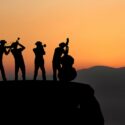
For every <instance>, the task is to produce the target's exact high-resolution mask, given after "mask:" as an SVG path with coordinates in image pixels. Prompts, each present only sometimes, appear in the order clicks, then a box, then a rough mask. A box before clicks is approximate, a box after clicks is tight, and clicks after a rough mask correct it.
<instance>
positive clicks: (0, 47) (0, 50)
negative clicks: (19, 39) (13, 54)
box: [0, 40, 10, 81]
mask: <svg viewBox="0 0 125 125" xmlns="http://www.w3.org/2000/svg"><path fill="white" fill-rule="evenodd" d="M6 43H7V42H6V41H5V40H1V41H0V70H1V74H2V78H3V80H4V81H6V80H7V79H6V75H5V71H4V67H3V61H2V59H3V54H6V55H8V54H9V52H10V50H8V51H7V48H8V47H7V46H5V44H6Z"/></svg>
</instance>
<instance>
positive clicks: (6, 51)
mask: <svg viewBox="0 0 125 125" xmlns="http://www.w3.org/2000/svg"><path fill="white" fill-rule="evenodd" d="M7 48H8V47H7ZM10 51H11V47H9V49H8V50H6V48H5V54H6V55H8V54H9V53H10Z"/></svg>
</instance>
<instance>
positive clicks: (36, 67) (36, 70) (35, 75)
mask: <svg viewBox="0 0 125 125" xmlns="http://www.w3.org/2000/svg"><path fill="white" fill-rule="evenodd" d="M38 69H39V66H38V65H37V64H35V70H34V78H33V79H34V80H36V77H37V74H38Z"/></svg>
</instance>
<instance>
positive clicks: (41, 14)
mask: <svg viewBox="0 0 125 125" xmlns="http://www.w3.org/2000/svg"><path fill="white" fill-rule="evenodd" d="M17 37H21V43H22V44H24V45H25V46H26V48H27V49H26V50H25V51H24V52H23V54H24V58H25V63H26V66H27V72H28V74H30V73H31V75H32V73H33V70H34V53H33V51H32V49H33V47H35V45H34V43H35V42H36V41H37V40H41V41H42V42H43V43H46V44H47V47H46V49H45V50H46V56H45V63H46V64H45V65H46V69H47V73H50V72H51V70H52V67H51V62H52V56H53V52H54V48H55V47H57V46H58V44H59V43H60V42H63V41H65V39H66V37H69V38H70V54H71V55H72V56H73V57H74V58H75V67H76V68H77V69H81V68H86V67H91V66H95V65H106V66H112V67H122V66H125V1H124V0H101V1H100V0H0V39H5V40H7V41H8V43H11V42H13V41H15V40H16V38H17ZM4 66H5V70H6V72H7V73H8V74H12V71H13V69H14V60H13V57H12V55H11V54H9V55H8V56H4Z"/></svg>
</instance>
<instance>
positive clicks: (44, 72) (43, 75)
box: [40, 64, 46, 80]
mask: <svg viewBox="0 0 125 125" xmlns="http://www.w3.org/2000/svg"><path fill="white" fill-rule="evenodd" d="M40 68H41V70H42V77H43V80H46V71H45V67H44V64H43V65H42V66H41V67H40Z"/></svg>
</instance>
